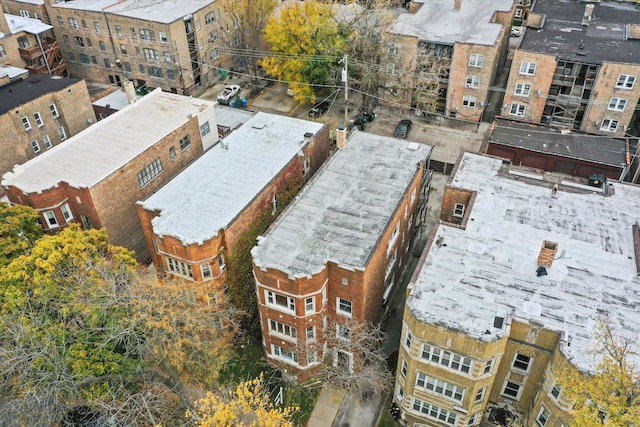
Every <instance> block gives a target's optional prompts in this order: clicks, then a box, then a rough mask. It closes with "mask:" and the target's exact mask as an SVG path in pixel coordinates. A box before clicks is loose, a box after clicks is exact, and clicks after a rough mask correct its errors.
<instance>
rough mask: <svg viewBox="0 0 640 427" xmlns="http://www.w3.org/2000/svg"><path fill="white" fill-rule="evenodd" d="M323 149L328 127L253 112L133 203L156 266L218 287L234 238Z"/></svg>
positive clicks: (310, 169)
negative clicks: (153, 192) (170, 176)
mask: <svg viewBox="0 0 640 427" xmlns="http://www.w3.org/2000/svg"><path fill="white" fill-rule="evenodd" d="M213 131H215V129H213ZM329 151H330V140H329V125H327V124H322V123H316V122H311V121H306V120H300V119H295V118H290V117H285V116H277V115H273V114H267V113H258V114H256V115H255V116H254V117H253V118H251V119H250V120H248V121H247V122H246V123H244V124H243V125H242V126H241V127H240V128H239V129H237V130H235V131H233V132H232V133H231V134H230V135H228V136H227V137H225V139H223V140H222V142H221V143H220V144H218V145H217V146H215V147H213V148H212V149H211V150H209V151H207V152H206V153H205V154H204V155H203V156H202V157H200V158H199V159H198V160H197V161H196V162H194V163H193V164H192V165H191V166H190V167H189V168H187V169H186V170H185V171H184V172H182V173H181V174H180V175H178V176H177V177H176V178H175V179H173V180H172V181H171V182H169V183H168V184H167V185H165V186H164V187H163V188H162V189H160V190H159V191H158V192H156V193H155V194H153V195H152V196H151V197H149V198H147V199H146V200H144V201H141V202H138V213H139V215H140V220H141V222H142V228H143V230H144V233H145V237H146V240H147V244H148V245H149V250H150V252H151V257H152V259H153V261H154V265H156V266H157V268H156V270H157V271H158V272H159V273H163V274H166V275H171V276H177V277H179V278H183V279H186V280H190V281H194V282H209V283H210V284H212V285H214V286H216V287H218V288H223V285H224V284H225V282H226V263H225V260H228V259H230V257H231V256H232V255H234V254H233V253H232V250H233V248H234V247H236V242H237V241H238V239H239V238H240V237H241V236H242V235H243V233H245V232H246V231H248V230H249V229H250V228H251V226H252V225H253V224H254V223H255V221H256V219H257V218H258V217H259V216H260V215H261V214H263V213H265V212H267V213H269V212H270V211H271V210H272V209H273V208H274V207H275V205H274V204H277V203H278V201H279V200H280V199H281V198H282V196H281V195H282V193H283V192H285V191H288V189H289V184H292V185H294V186H296V185H300V184H302V183H304V182H306V181H308V180H309V179H310V178H311V177H312V176H313V175H314V173H315V172H316V170H317V169H318V168H319V167H320V166H321V165H322V163H323V162H324V161H325V160H326V159H327V157H328V156H329Z"/></svg>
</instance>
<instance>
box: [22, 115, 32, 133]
mask: <svg viewBox="0 0 640 427" xmlns="http://www.w3.org/2000/svg"><path fill="white" fill-rule="evenodd" d="M22 126H24V130H31V122H30V121H29V117H27V116H24V117H23V118H22Z"/></svg>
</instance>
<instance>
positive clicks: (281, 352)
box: [271, 344, 298, 363]
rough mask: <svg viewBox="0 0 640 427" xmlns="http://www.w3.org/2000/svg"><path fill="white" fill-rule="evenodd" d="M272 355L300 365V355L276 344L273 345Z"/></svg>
mask: <svg viewBox="0 0 640 427" xmlns="http://www.w3.org/2000/svg"><path fill="white" fill-rule="evenodd" d="M271 354H273V355H274V356H276V357H278V358H280V359H282V360H283V361H285V362H289V363H291V362H293V363H298V353H296V352H294V351H291V350H287V349H284V348H282V347H279V346H277V345H274V344H271Z"/></svg>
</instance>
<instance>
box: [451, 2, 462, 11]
mask: <svg viewBox="0 0 640 427" xmlns="http://www.w3.org/2000/svg"><path fill="white" fill-rule="evenodd" d="M460 7H462V0H453V10H457V11H460Z"/></svg>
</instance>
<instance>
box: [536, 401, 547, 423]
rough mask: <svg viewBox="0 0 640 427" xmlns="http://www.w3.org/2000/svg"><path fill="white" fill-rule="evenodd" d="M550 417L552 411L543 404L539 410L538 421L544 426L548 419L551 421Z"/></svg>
mask: <svg viewBox="0 0 640 427" xmlns="http://www.w3.org/2000/svg"><path fill="white" fill-rule="evenodd" d="M550 417H551V412H549V410H548V409H547V408H545V407H544V405H542V408H540V412H538V416H537V417H536V422H537V423H538V425H539V426H540V427H544V426H546V425H547V421H549V418H550Z"/></svg>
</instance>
